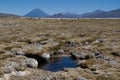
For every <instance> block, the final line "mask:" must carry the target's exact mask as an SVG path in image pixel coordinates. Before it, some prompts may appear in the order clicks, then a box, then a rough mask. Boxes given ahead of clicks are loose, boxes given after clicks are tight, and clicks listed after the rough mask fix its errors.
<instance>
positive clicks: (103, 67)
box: [0, 18, 120, 80]
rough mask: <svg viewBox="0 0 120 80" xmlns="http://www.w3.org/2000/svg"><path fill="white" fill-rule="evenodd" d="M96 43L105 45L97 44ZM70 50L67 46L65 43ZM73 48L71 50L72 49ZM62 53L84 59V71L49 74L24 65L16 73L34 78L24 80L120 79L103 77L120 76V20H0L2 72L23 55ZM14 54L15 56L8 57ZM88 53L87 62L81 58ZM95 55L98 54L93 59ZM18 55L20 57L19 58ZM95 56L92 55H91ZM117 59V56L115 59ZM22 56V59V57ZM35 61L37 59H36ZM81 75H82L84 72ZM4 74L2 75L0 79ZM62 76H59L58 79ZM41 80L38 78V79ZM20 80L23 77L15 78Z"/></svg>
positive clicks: (75, 70) (78, 69)
mask: <svg viewBox="0 0 120 80" xmlns="http://www.w3.org/2000/svg"><path fill="white" fill-rule="evenodd" d="M97 39H102V40H104V42H98V43H94V42H95V41H96V40H97ZM66 42H67V43H68V46H65V43H66ZM71 45H72V46H71ZM59 49H63V50H64V51H65V54H66V55H70V53H71V52H77V53H78V55H80V57H81V58H83V59H86V58H89V59H86V60H85V62H84V63H83V64H82V66H83V67H85V68H84V69H82V68H74V69H73V68H70V69H68V70H67V71H60V72H56V73H55V74H54V73H53V72H47V71H44V70H41V69H32V68H27V67H24V66H22V65H20V66H19V67H16V68H15V69H16V71H24V70H26V69H28V70H29V71H30V72H31V74H30V75H28V76H25V77H22V78H24V80H30V79H35V80H37V79H39V80H45V79H46V77H49V78H51V76H53V77H52V78H51V79H54V77H55V78H57V79H56V80H59V79H61V80H62V77H63V78H64V79H71V80H73V79H77V77H80V76H83V77H85V78H86V79H89V78H90V79H91V80H119V79H120V77H119V76H116V77H114V76H110V77H105V76H104V75H101V73H105V71H108V72H110V73H114V74H113V75H115V74H116V73H117V75H120V73H119V68H120V65H119V62H120V58H119V57H118V56H119V51H115V50H119V49H120V20H119V19H76V20H72V19H59V20H57V19H51V20H49V19H39V20H38V19H24V18H16V19H12V18H0V70H1V68H2V67H3V64H6V61H8V60H9V61H14V62H17V63H20V62H21V61H24V60H25V59H26V57H15V56H16V54H13V53H14V52H15V53H17V56H20V54H21V53H24V55H25V54H28V55H29V54H31V55H33V54H34V55H35V54H37V55H41V54H43V53H48V54H49V53H51V52H54V51H57V50H59ZM9 52H10V53H12V55H10V54H7V53H9ZM81 52H85V53H86V56H85V57H86V58H84V56H81ZM94 52H99V54H97V53H96V54H97V55H95V56H93V54H94ZM18 53H19V54H18ZM90 53H93V54H90ZM114 55H117V56H114ZM22 56H23V55H22ZM35 57H36V56H35ZM90 67H97V69H99V71H100V72H101V73H99V72H98V73H97V72H96V74H94V73H92V72H90V70H91V69H90ZM81 71H82V72H81ZM3 75H4V74H3V73H2V72H0V77H2V76H3ZM59 75H60V76H59ZM37 77H38V78H37ZM43 77H45V79H44V78H43ZM13 78H14V79H17V80H21V79H22V78H21V77H17V78H16V77H15V76H14V77H12V80H14V79H13Z"/></svg>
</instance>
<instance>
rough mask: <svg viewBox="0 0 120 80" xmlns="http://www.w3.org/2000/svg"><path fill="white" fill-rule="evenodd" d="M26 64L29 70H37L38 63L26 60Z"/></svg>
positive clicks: (31, 59) (30, 59) (29, 59)
mask: <svg viewBox="0 0 120 80" xmlns="http://www.w3.org/2000/svg"><path fill="white" fill-rule="evenodd" d="M26 64H27V66H28V67H30V68H37V67H38V61H37V60H35V59H33V58H28V59H27V60H26Z"/></svg>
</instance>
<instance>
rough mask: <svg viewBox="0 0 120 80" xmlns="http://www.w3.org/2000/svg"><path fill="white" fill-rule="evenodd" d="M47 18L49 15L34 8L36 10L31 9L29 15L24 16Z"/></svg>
mask: <svg viewBox="0 0 120 80" xmlns="http://www.w3.org/2000/svg"><path fill="white" fill-rule="evenodd" d="M48 16H49V14H47V13H46V12H44V11H42V10H40V9H38V8H36V9H33V10H32V11H30V12H29V13H27V14H25V16H24V17H48Z"/></svg>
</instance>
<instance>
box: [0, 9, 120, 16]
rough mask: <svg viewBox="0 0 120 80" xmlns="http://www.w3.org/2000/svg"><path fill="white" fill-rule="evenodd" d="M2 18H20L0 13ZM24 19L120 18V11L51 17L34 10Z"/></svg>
mask: <svg viewBox="0 0 120 80" xmlns="http://www.w3.org/2000/svg"><path fill="white" fill-rule="evenodd" d="M0 16H6V17H20V16H18V15H13V14H6V13H0ZM22 17H35V18H37V17H39V18H120V9H116V10H111V11H103V10H96V11H93V12H87V13H83V14H76V13H70V12H66V13H57V14H53V15H49V14H48V13H46V12H44V11H42V10H41V9H38V8H36V9H33V10H32V11H30V12H28V13H27V14H25V15H24V16H22Z"/></svg>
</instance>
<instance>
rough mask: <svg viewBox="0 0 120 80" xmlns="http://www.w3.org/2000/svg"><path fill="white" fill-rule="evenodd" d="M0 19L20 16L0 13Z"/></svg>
mask: <svg viewBox="0 0 120 80" xmlns="http://www.w3.org/2000/svg"><path fill="white" fill-rule="evenodd" d="M0 17H20V16H19V15H15V14H7V13H0Z"/></svg>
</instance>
